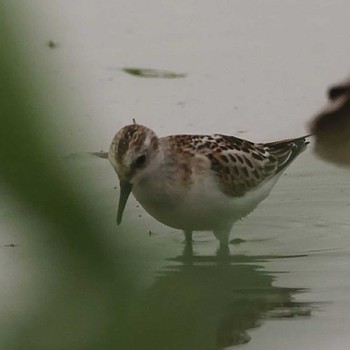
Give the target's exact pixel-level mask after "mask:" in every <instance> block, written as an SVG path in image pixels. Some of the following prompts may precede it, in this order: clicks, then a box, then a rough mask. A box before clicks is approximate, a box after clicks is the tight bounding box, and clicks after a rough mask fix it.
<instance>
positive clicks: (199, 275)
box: [130, 246, 311, 350]
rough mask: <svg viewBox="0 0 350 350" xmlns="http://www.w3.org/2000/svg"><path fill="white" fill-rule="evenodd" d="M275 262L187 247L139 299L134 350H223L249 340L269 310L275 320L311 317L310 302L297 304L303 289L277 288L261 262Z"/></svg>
mask: <svg viewBox="0 0 350 350" xmlns="http://www.w3.org/2000/svg"><path fill="white" fill-rule="evenodd" d="M274 258H276V257H271V256H255V257H254V256H245V255H232V256H230V255H229V253H228V251H222V250H219V251H218V252H217V255H216V256H203V255H201V256H196V255H195V254H193V251H192V247H191V246H186V247H185V249H184V251H183V254H182V255H181V256H178V257H176V258H173V259H169V266H168V267H167V268H165V269H163V270H162V271H160V272H159V275H158V277H157V278H156V281H155V282H154V284H153V285H152V286H151V287H150V288H149V289H148V290H146V291H143V294H142V296H139V297H138V298H137V300H138V301H137V303H136V305H135V307H134V308H133V312H132V317H131V323H132V326H133V329H135V331H134V332H133V337H132V339H131V340H130V341H131V343H130V348H132V349H167V350H173V349H174V350H175V349H176V350H179V349H191V350H195V349H198V350H207V349H208V350H213V349H224V348H226V347H228V346H233V345H238V344H244V343H247V342H249V341H250V335H249V334H248V332H249V330H251V329H252V328H256V327H258V326H260V324H261V320H262V319H266V318H269V317H270V316H269V313H270V312H274V314H273V316H271V317H274V318H275V317H279V315H280V317H291V316H295V315H301V314H302V313H301V312H299V311H300V310H304V314H303V315H304V316H305V315H308V316H309V315H310V312H306V313H305V310H310V311H311V306H310V304H307V303H296V302H294V301H293V296H294V295H295V294H297V293H299V292H302V290H300V289H297V288H280V287H276V286H273V285H272V283H273V281H274V276H272V275H271V274H270V273H268V272H266V271H263V270H262V265H261V263H262V262H263V261H268V260H271V259H274ZM277 258H278V257H277ZM279 258H282V257H279ZM283 258H287V257H283ZM176 263H178V265H177V264H176ZM278 310H284V312H283V313H282V312H281V313H280V314H279V313H278ZM286 310H289V312H288V313H286V312H285V311H286ZM298 310H299V311H298Z"/></svg>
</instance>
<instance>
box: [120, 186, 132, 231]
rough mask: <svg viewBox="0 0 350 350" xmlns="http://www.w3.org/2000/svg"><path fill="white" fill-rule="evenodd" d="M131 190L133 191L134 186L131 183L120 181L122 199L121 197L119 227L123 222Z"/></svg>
mask: <svg viewBox="0 0 350 350" xmlns="http://www.w3.org/2000/svg"><path fill="white" fill-rule="evenodd" d="M131 189H132V184H131V183H130V182H127V181H125V180H120V197H119V204H118V213H117V225H119V224H120V223H121V222H122V217H123V212H124V209H125V204H126V202H127V200H128V198H129V195H130V192H131Z"/></svg>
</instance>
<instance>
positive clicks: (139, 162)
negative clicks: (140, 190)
mask: <svg viewBox="0 0 350 350" xmlns="http://www.w3.org/2000/svg"><path fill="white" fill-rule="evenodd" d="M145 160H146V156H145V155H144V154H143V155H142V156H139V157H138V158H136V160H135V165H136V166H137V167H138V168H140V167H141V166H142V165H143V164H144V163H145Z"/></svg>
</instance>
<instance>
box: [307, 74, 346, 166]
mask: <svg viewBox="0 0 350 350" xmlns="http://www.w3.org/2000/svg"><path fill="white" fill-rule="evenodd" d="M309 131H310V133H312V134H313V135H314V136H315V147H314V152H315V153H316V154H317V156H319V157H320V158H321V159H322V160H325V161H327V162H330V163H333V164H335V165H337V166H340V167H349V166H350V79H349V78H348V79H347V80H345V81H344V82H342V83H339V84H336V85H334V86H332V87H330V88H329V89H328V104H327V105H326V107H324V108H323V109H322V110H321V111H320V112H319V113H317V114H316V115H315V116H314V117H313V119H312V121H311V123H310V125H309Z"/></svg>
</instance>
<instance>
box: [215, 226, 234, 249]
mask: <svg viewBox="0 0 350 350" xmlns="http://www.w3.org/2000/svg"><path fill="white" fill-rule="evenodd" d="M213 233H214V235H215V237H216V239H218V240H219V241H220V247H228V239H229V237H230V233H231V227H229V228H225V229H220V230H214V231H213Z"/></svg>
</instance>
